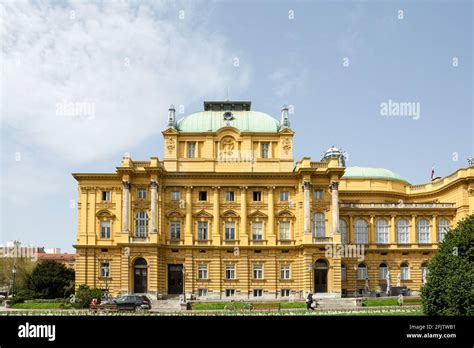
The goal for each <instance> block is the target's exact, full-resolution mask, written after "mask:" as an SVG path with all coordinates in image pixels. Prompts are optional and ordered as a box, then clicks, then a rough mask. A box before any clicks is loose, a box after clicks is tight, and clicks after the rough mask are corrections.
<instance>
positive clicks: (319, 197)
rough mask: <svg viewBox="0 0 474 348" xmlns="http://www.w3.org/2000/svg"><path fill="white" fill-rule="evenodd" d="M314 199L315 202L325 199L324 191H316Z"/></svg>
mask: <svg viewBox="0 0 474 348" xmlns="http://www.w3.org/2000/svg"><path fill="white" fill-rule="evenodd" d="M314 199H315V200H320V199H323V190H314Z"/></svg>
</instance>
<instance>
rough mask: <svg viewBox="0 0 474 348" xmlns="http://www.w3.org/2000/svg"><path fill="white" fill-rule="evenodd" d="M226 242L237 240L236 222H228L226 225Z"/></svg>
mask: <svg viewBox="0 0 474 348" xmlns="http://www.w3.org/2000/svg"><path fill="white" fill-rule="evenodd" d="M224 229H225V231H224V234H225V236H224V237H225V240H229V241H232V240H235V222H233V221H232V222H226V223H225V225H224Z"/></svg>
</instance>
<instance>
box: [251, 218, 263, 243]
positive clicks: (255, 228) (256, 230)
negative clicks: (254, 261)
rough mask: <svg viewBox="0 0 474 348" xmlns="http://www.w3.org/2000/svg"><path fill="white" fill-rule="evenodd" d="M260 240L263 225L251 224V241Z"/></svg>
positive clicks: (260, 223)
mask: <svg viewBox="0 0 474 348" xmlns="http://www.w3.org/2000/svg"><path fill="white" fill-rule="evenodd" d="M262 239H263V223H262V222H252V240H262Z"/></svg>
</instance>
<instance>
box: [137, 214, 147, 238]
mask: <svg viewBox="0 0 474 348" xmlns="http://www.w3.org/2000/svg"><path fill="white" fill-rule="evenodd" d="M147 235H148V214H147V213H146V212H144V211H139V212H137V213H136V214H135V236H136V237H146V236H147Z"/></svg>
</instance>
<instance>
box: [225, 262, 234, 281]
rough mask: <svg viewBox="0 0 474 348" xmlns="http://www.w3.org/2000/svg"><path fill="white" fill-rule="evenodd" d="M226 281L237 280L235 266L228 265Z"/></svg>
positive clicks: (226, 267)
mask: <svg viewBox="0 0 474 348" xmlns="http://www.w3.org/2000/svg"><path fill="white" fill-rule="evenodd" d="M225 279H227V280H234V279H235V265H226V266H225Z"/></svg>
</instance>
